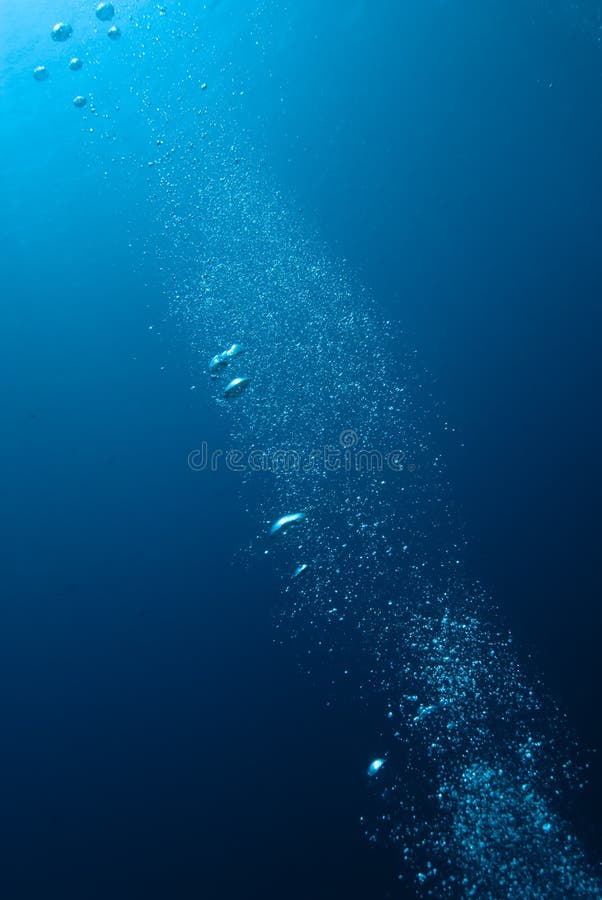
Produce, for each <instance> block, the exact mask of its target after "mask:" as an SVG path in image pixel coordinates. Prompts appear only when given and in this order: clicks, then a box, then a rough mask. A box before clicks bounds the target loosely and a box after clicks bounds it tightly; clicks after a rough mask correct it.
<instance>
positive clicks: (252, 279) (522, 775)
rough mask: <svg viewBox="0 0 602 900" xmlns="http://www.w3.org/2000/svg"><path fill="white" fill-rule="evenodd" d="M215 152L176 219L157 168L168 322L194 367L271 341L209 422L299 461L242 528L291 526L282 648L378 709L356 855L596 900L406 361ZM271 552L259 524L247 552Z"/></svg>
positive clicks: (381, 327)
mask: <svg viewBox="0 0 602 900" xmlns="http://www.w3.org/2000/svg"><path fill="white" fill-rule="evenodd" d="M211 150H212V158H211V163H210V164H209V163H208V162H207V159H206V160H205V168H206V171H205V176H206V177H205V179H204V180H203V186H202V188H200V189H199V188H198V187H196V195H197V196H198V198H199V206H198V209H197V208H195V210H194V211H191V210H190V205H189V197H190V195H191V192H192V193H193V194H194V191H195V186H194V184H193V179H194V175H193V174H190V175H187V176H186V177H185V178H184V179H183V178H182V176H181V173H182V172H192V171H193V170H192V168H191V167H190V166H186V165H184V164H183V162H182V160H178V159H177V157H176V155H175V154H174V155H173V156H172V157H171V158H170V162H169V164H167V165H166V166H165V167H164V170H163V173H162V187H163V189H164V193H163V194H162V195H161V198H162V199H161V203H162V210H163V213H162V214H163V215H164V216H165V232H166V233H171V234H172V235H176V236H177V238H176V240H175V241H174V243H172V244H170V245H169V251H168V252H166V260H167V259H169V260H170V262H169V268H170V270H171V271H173V272H174V281H173V285H172V298H173V302H172V312H173V314H174V315H175V316H176V317H177V319H178V320H179V321H180V323H181V324H183V325H184V326H185V328H186V330H187V332H188V334H189V338H190V343H191V346H192V348H193V351H194V357H195V360H196V362H195V366H198V368H199V370H206V362H205V361H206V359H207V358H209V356H210V353H211V349H212V348H213V347H214V346H215V345H216V343H218V344H219V343H224V344H225V343H226V342H227V340H228V336H229V335H230V334H231V333H232V332H233V331H234V333H236V335H237V336H239V338H240V340H241V342H242V343H243V344H244V345H245V346H249V347H260V346H274V345H275V344H276V343H277V345H278V363H277V365H275V364H274V360H273V358H272V357H271V355H269V354H268V355H264V354H248V355H247V356H246V357H245V359H246V368H247V369H248V372H249V377H252V379H253V384H254V388H255V389H254V391H253V392H252V394H251V393H250V394H248V395H246V396H245V402H244V403H241V404H235V405H232V406H229V407H228V409H227V411H225V414H226V415H227V416H228V417H229V420H230V423H231V431H232V437H233V439H234V440H236V441H237V442H241V443H242V444H243V445H244V444H245V443H246V444H247V445H248V444H250V443H251V436H252V443H253V445H254V446H257V445H260V446H262V447H263V448H264V449H265V452H266V453H267V454H270V453H281V452H282V451H283V448H284V450H285V451H286V452H287V453H289V454H291V457H292V458H293V459H294V460H297V461H298V464H297V465H293V466H291V467H288V468H283V469H277V470H275V471H274V477H273V483H272V487H271V489H270V490H269V491H267V492H266V496H265V497H264V500H263V501H262V505H261V509H260V510H259V515H258V522H259V523H261V522H266V521H268V522H269V521H273V518H274V516H273V514H274V510H286V509H303V510H305V511H306V515H307V517H308V519H309V520H310V521H311V528H307V527H304V528H299V529H297V528H295V529H292V530H291V534H290V536H287V539H286V540H285V541H282V542H281V541H277V542H276V544H277V547H275V548H274V551H273V554H272V556H273V558H274V560H275V564H276V565H277V567H278V568H279V569H280V571H281V572H282V573H284V575H285V577H287V579H289V583H290V572H291V570H292V569H293V568H294V566H295V564H296V563H297V561H298V559H299V558H301V559H311V560H312V567H311V568H312V577H311V578H310V579H299V582H298V584H296V585H295V590H294V591H290V590H289V589H288V588H287V589H286V598H287V599H286V603H283V605H282V608H281V610H280V612H279V614H278V616H277V623H276V627H277V629H278V633H279V635H281V639H282V640H285V639H286V640H288V639H291V638H293V639H296V640H297V641H298V645H299V648H300V652H301V653H304V652H305V650H306V649H310V650H311V659H312V661H313V662H312V664H313V665H317V664H318V662H319V663H321V664H322V665H324V666H328V668H329V672H331V673H332V681H333V683H334V684H335V690H336V689H337V688H336V686H338V689H339V690H342V691H343V690H344V691H346V690H349V689H350V688H349V685H350V684H351V683H352V684H353V689H354V690H355V691H356V693H357V694H358V695H359V696H360V697H361V698H362V699H363V700H364V701H366V702H370V703H372V704H375V705H378V706H380V707H381V708H382V710H383V725H382V730H381V732H380V734H378V735H375V746H378V748H379V750H380V751H381V752H382V757H378V758H377V759H375V760H374V761H373V763H372V764H371V765H370V768H369V770H368V774H369V775H376V773H377V772H378V777H370V778H369V779H368V781H369V786H370V791H371V792H372V793H373V795H374V803H375V805H376V806H377V807H378V810H379V812H378V814H374V815H372V816H367V817H365V818H364V819H363V820H362V823H363V828H364V830H365V833H366V837H367V838H368V839H369V840H370V841H384V842H388V843H391V844H392V845H393V846H394V847H395V848H397V850H398V852H399V858H400V873H401V874H403V875H404V877H406V876H407V875H408V874H409V873H413V876H414V879H415V884H416V888H417V890H418V891H419V893H420V894H421V895H423V896H436V897H473V896H478V897H494V896H495V897H499V896H503V897H508V898H524V897H530V898H544V897H545V898H548V897H551V896H571V897H584V898H585V897H598V896H600V885H599V882H598V881H597V879H596V875H595V873H594V872H593V871H592V870H591V868H590V867H589V865H588V862H587V860H586V856H585V854H584V851H583V850H582V848H581V847H580V846H579V844H578V842H577V840H576V839H575V837H574V836H573V834H572V833H571V831H570V829H569V827H568V825H567V823H566V821H565V819H564V818H563V809H564V806H563V804H564V801H565V798H566V795H567V794H568V793H569V792H570V790H571V789H572V788H574V787H575V786H576V784H577V783H578V782H579V779H580V777H581V773H580V772H579V767H578V766H577V765H576V764H575V763H574V761H573V760H572V755H573V753H574V747H573V745H572V743H571V740H570V739H569V738H567V737H566V736H565V732H564V727H563V722H562V716H561V715H560V714H559V713H558V711H557V710H556V709H555V707H554V706H553V704H552V703H551V702H550V701H548V700H544V699H542V697H544V696H545V695H544V694H543V692H542V690H541V687H540V685H538V684H536V683H532V681H531V680H530V679H529V678H527V677H526V676H525V674H524V673H523V672H522V671H521V667H520V665H519V663H518V658H517V654H516V653H515V651H514V648H513V645H512V640H511V638H510V637H509V636H508V635H507V634H503V633H501V631H500V630H499V629H498V628H496V627H495V625H494V624H492V618H493V613H492V611H491V609H490V604H489V601H488V598H487V596H486V594H485V592H484V591H483V589H482V588H481V587H480V586H479V585H478V584H475V583H474V582H471V581H470V580H469V579H468V577H467V576H466V573H465V572H464V565H463V562H462V548H463V540H462V537H461V535H460V534H459V532H458V529H457V527H456V525H455V523H454V518H453V516H452V515H451V513H450V511H449V509H450V503H449V501H450V491H449V486H448V484H447V481H446V476H445V470H444V466H443V463H442V460H441V456H440V453H439V452H438V450H437V447H436V441H435V438H434V437H433V434H432V432H433V431H434V430H435V428H436V427H438V426H437V425H436V423H437V409H436V405H435V407H434V408H433V403H432V402H431V401H428V400H427V398H426V397H425V395H424V390H423V388H422V377H421V373H420V370H419V368H418V367H417V365H416V364H415V361H414V359H413V355H411V354H410V355H408V356H407V358H405V359H402V360H401V361H400V359H399V356H398V351H397V350H396V355H394V353H393V348H394V341H393V336H392V335H391V334H390V333H389V332H390V327H389V325H388V323H387V322H385V321H383V320H382V318H381V317H379V315H378V314H377V312H376V310H375V309H374V304H373V303H372V301H371V299H370V298H369V296H368V295H367V293H366V291H364V290H363V289H362V288H361V286H359V285H358V284H357V283H356V281H355V280H354V278H353V277H352V276H351V275H350V273H349V272H348V271H347V269H346V266H345V265H344V264H343V263H341V262H337V261H336V260H333V259H332V258H330V256H329V254H328V253H327V252H326V251H325V250H324V248H322V247H321V246H320V244H319V242H317V241H316V240H315V239H314V238H313V237H311V236H307V235H306V234H304V230H303V225H302V223H300V222H299V221H298V220H297V218H296V216H295V215H293V214H291V213H289V211H288V209H287V205H286V203H285V202H284V200H283V199H282V197H281V196H280V195H279V194H278V193H277V192H275V191H270V190H269V188H268V187H267V186H266V185H265V183H264V182H263V180H262V178H261V177H260V175H259V174H257V173H256V172H254V171H253V170H252V168H251V167H250V166H249V167H247V168H246V169H242V168H241V167H240V166H239V165H238V164H235V158H236V159H238V158H240V153H239V152H238V151H237V150H236V149H235V148H234V147H228V146H223V147H222V146H221V145H220V143H219V142H218V141H215V142H214V143H213V145H212V147H211ZM172 167H173V168H172ZM207 170H208V171H207ZM217 173H219V177H217ZM200 209H202V213H201V212H200ZM199 220H200V221H199ZM195 229H199V232H200V235H202V238H201V240H200V242H199V244H200V245H202V247H203V254H202V260H203V261H202V263H201V265H200V267H196V266H195V267H194V268H189V270H188V274H187V275H186V277H185V279H184V280H182V270H186V267H187V265H189V264H190V254H185V255H182V254H181V253H180V252H179V249H178V248H179V246H188V245H189V241H190V240H191V235H192V234H193V233H194V231H195ZM174 260H177V265H175V266H174ZM316 359H319V361H320V364H319V365H315V360H316ZM290 372H295V373H302V378H301V379H298V378H293V379H291V378H283V375H282V373H290ZM350 435H352V436H353V437H352V439H350V437H349V436H350ZM286 519H287V516H284V517H283V519H280V520H276V522H275V523H274V525H273V526H272V530H273V529H274V528H277V530H280V529H279V528H278V527H277V526H278V525H279V522H282V521H284V520H286ZM269 540H270V538H269V536H266V535H265V532H263V531H262V528H261V527H259V526H258V532H257V541H258V543H259V545H260V546H261V542H262V541H264V545H266V544H265V542H267V541H269ZM383 751H384V752H383ZM385 759H386V765H383V761H384V760H385ZM358 764H359V765H365V762H364V763H362V762H361V761H359V762H358ZM383 809H384V812H383ZM425 811H428V814H426V813H425ZM372 820H373V821H372Z"/></svg>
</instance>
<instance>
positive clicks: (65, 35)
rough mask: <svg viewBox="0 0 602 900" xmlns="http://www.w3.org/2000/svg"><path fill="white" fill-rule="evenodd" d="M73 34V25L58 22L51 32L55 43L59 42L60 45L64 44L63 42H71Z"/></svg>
mask: <svg viewBox="0 0 602 900" xmlns="http://www.w3.org/2000/svg"><path fill="white" fill-rule="evenodd" d="M72 34H73V28H72V27H71V25H68V24H67V23H66V22H57V24H56V25H55V26H54V28H53V29H52V31H51V32H50V36H51V38H52V40H53V41H57V42H58V43H62V42H63V41H67V40H69V38H70V37H71V35H72Z"/></svg>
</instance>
